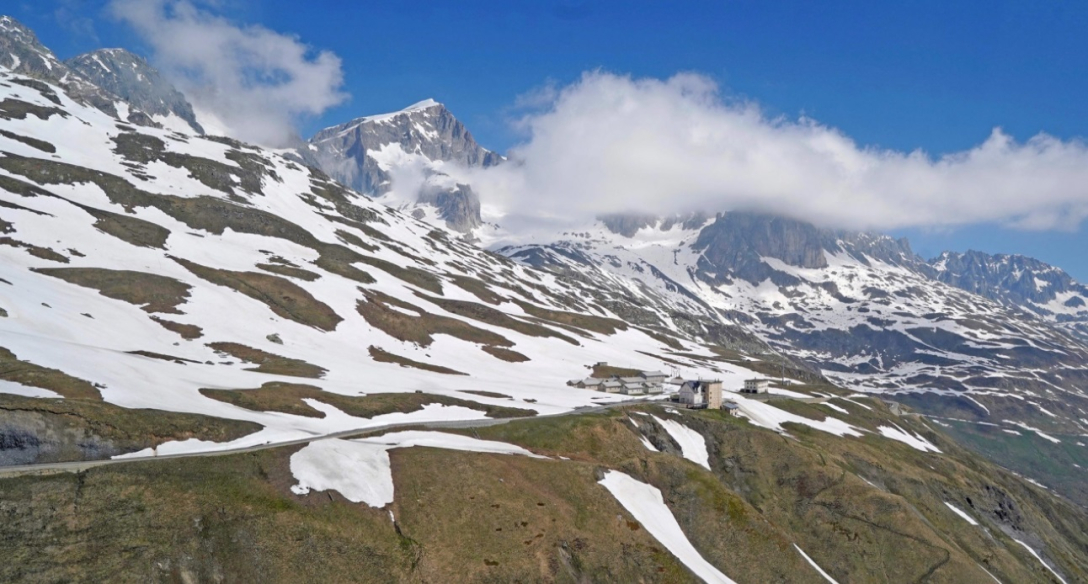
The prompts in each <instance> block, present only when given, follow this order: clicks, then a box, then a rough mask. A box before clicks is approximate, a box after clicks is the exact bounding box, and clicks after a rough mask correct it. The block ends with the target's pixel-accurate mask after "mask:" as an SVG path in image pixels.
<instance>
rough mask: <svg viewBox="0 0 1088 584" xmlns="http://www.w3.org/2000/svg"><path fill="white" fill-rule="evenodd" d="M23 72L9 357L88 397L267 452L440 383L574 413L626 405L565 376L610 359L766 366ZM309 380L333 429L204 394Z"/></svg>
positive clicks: (8, 299)
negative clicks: (221, 428)
mask: <svg viewBox="0 0 1088 584" xmlns="http://www.w3.org/2000/svg"><path fill="white" fill-rule="evenodd" d="M22 79H23V78H22V77H20V76H18V75H15V74H12V73H7V72H0V103H3V104H5V105H4V107H5V108H7V111H8V112H10V113H9V115H7V116H6V117H5V122H4V131H3V133H2V134H0V217H2V220H0V230H2V231H3V232H4V237H3V238H2V239H0V253H2V254H3V256H4V261H3V262H2V265H0V278H2V280H0V309H2V313H0V314H3V318H0V328H2V331H3V333H2V341H0V347H3V351H4V352H5V354H8V355H11V358H12V359H16V360H18V361H19V362H24V363H32V364H33V366H34V367H41V368H45V369H48V370H52V371H59V372H63V374H64V375H65V376H67V377H68V378H71V379H74V380H78V381H73V383H75V384H76V385H77V386H78V387H80V388H81V392H80V394H79V395H81V396H84V397H89V398H93V399H101V400H104V401H105V402H108V403H111V404H115V405H119V406H123V407H126V408H155V409H158V410H166V411H174V412H189V413H200V414H203V415H209V416H215V417H219V418H225V419H233V420H245V421H248V422H253V423H257V424H260V425H261V426H263V427H264V428H265V429H264V430H262V431H261V432H258V433H257V434H253V435H251V436H247V437H246V438H245V439H244V440H245V441H246V443H259V442H261V441H265V440H282V439H289V438H290V437H291V436H294V437H300V436H304V435H307V433H313V432H319V431H320V432H327V431H330V430H331V429H333V428H335V427H337V426H338V425H339V426H341V427H345V428H347V427H365V426H366V424H367V423H369V422H368V421H367V420H365V419H360V418H357V417H354V416H350V415H348V414H345V413H343V412H341V411H338V410H336V409H335V408H333V407H331V406H328V405H325V403H324V402H322V399H323V398H322V397H321V396H322V395H324V394H323V393H322V392H328V395H329V396H330V397H329V398H328V399H329V400H335V399H339V398H342V397H343V396H358V395H360V394H362V393H376V392H377V393H382V392H409V393H410V392H414V391H416V390H420V389H422V390H425V391H426V392H427V393H429V394H436V395H446V396H449V397H454V396H456V397H458V398H459V399H462V400H467V402H481V403H482V404H483V405H487V404H492V405H505V404H506V402H508V398H507V397H506V396H511V397H513V398H514V399H516V400H517V402H518V403H520V404H522V405H524V406H526V408H527V409H528V410H533V411H537V412H541V413H555V412H561V411H567V410H570V409H571V408H574V407H578V406H586V405H591V404H594V403H601V402H608V401H614V400H615V399H622V397H621V396H616V395H606V394H600V393H597V392H589V391H585V390H579V389H576V388H570V387H567V386H566V384H565V382H566V381H567V380H569V379H571V378H577V377H582V376H585V375H586V374H587V373H588V369H587V367H588V366H589V365H591V364H593V363H595V362H597V361H611V362H616V363H622V364H624V365H625V366H628V367H642V368H645V369H666V370H667V369H670V368H674V367H682V368H684V369H686V370H688V371H690V372H692V373H693V374H696V373H697V372H706V374H714V375H720V376H725V378H727V379H729V380H731V383H733V384H734V385H738V386H739V381H740V380H741V379H742V378H744V377H746V376H750V375H753V372H752V371H751V370H750V369H747V368H745V367H743V366H739V365H732V364H727V363H717V364H713V363H710V362H709V361H707V359H708V358H709V357H712V356H713V355H714V353H713V352H712V351H710V350H708V349H707V348H706V346H705V343H704V341H703V340H701V339H699V338H698V337H696V336H693V335H689V334H686V333H684V332H683V331H681V330H674V329H670V328H667V327H665V326H662V325H661V324H660V323H664V322H666V320H667V319H666V315H663V314H658V317H657V318H656V319H655V321H654V322H651V323H648V325H647V326H644V327H643V326H639V325H636V324H632V323H628V322H625V321H624V320H621V319H620V318H619V315H617V314H616V313H614V312H613V311H612V310H610V309H609V308H608V307H607V306H605V305H602V303H600V302H598V301H597V299H596V298H595V297H594V296H593V295H592V294H589V293H587V292H586V291H585V290H584V289H583V288H581V287H579V286H576V285H573V284H570V283H567V282H565V281H563V280H561V279H559V278H557V277H555V276H553V275H551V274H548V273H546V272H540V271H537V270H533V269H528V268H525V267H523V266H520V265H518V264H516V263H514V262H511V261H509V260H506V259H505V258H502V257H501V256H497V255H493V254H490V253H488V252H485V251H483V250H481V249H478V248H476V247H472V246H469V245H466V244H464V243H461V242H459V241H456V240H454V239H451V238H449V237H448V236H447V235H446V234H445V232H443V231H441V230H436V229H434V228H433V227H432V226H430V225H428V224H426V223H423V222H420V221H417V220H415V219H413V218H412V217H410V216H408V215H405V214H402V213H401V212H399V211H396V210H394V209H391V208H388V207H385V206H383V205H381V204H379V203H377V202H374V201H372V200H371V199H369V198H367V197H364V196H362V195H359V194H358V193H355V192H353V191H351V190H348V189H346V188H344V187H342V186H341V185H339V184H337V183H335V182H332V181H330V180H329V179H328V178H326V177H323V176H322V175H321V174H320V173H318V172H316V171H313V170H311V169H309V168H305V167H302V166H299V165H298V164H296V163H295V162H293V161H292V160H290V159H288V158H285V157H284V156H283V155H280V154H275V153H271V152H268V151H265V150H261V149H258V148H254V147H250V146H245V145H243V144H240V143H237V142H234V141H231V140H229V139H222V138H213V137H204V136H199V135H183V134H179V133H176V132H173V131H168V130H164V129H156V128H134V127H131V126H123V125H118V123H117V119H115V118H111V117H109V116H107V115H106V114H104V113H103V112H100V111H98V110H96V109H93V108H90V107H87V106H84V105H82V104H80V103H78V102H76V101H74V100H73V99H71V98H70V97H69V96H67V95H65V94H64V93H63V92H61V91H49V90H39V89H37V88H36V87H33V86H32V87H27V86H26V85H23V84H21V83H19V82H20V81H21V80H22ZM54 93H55V95H54ZM54 98H55V101H54ZM16 105H17V107H16ZM599 287H600V285H599V284H598V288H599ZM663 311H664V309H663V308H661V307H653V306H651V307H649V308H648V312H650V313H654V312H657V313H661V312H663ZM718 326H721V327H729V325H728V324H726V323H719V325H718ZM755 349H756V351H764V352H768V351H769V350H768V349H767V347H766V346H765V345H762V346H759V347H755ZM666 353H670V354H671V353H682V354H684V355H686V356H681V355H676V356H673V357H664V355H665V354H666ZM770 356H771V357H773V355H770ZM299 376H301V377H303V378H305V380H306V384H307V385H310V386H312V387H313V391H315V392H317V393H315V394H314V397H313V399H312V400H311V402H312V405H313V407H316V408H318V409H319V410H321V411H324V412H326V414H327V415H326V417H325V418H324V419H321V420H315V419H312V418H308V417H305V416H302V417H300V416H284V415H282V414H279V413H269V412H264V411H254V410H250V409H245V408H240V407H237V406H235V405H231V404H229V403H224V402H223V401H221V400H217V399H213V398H212V397H208V396H207V395H206V392H205V393H202V391H204V390H206V389H208V388H221V389H227V388H235V389H238V388H251V387H257V386H261V385H262V384H268V383H273V384H274V383H286V382H291V381H292V379H294V380H295V381H296V382H297V381H298V377H299ZM151 379H154V380H156V381H155V382H154V383H152V384H149V383H148V380H151ZM512 380H517V381H516V382H512ZM28 383H29V385H26V384H24V383H19V382H13V381H12V380H11V379H10V378H9V380H8V381H0V392H8V393H10V392H15V393H18V394H23V395H34V396H53V397H55V396H57V395H69V396H71V395H74V394H66V393H65V392H66V391H67V390H66V389H65V388H63V387H58V386H55V385H48V384H46V385H43V384H42V383H41V382H38V385H34V383H33V382H28ZM466 389H472V390H474V391H477V392H483V394H472V393H467V394H466V393H465V392H464V391H463V390H466ZM497 395H501V396H503V397H501V398H497V397H494V396H497ZM337 396H339V397H337ZM483 405H482V406H481V407H483ZM482 415H483V413H482V412H478V411H475V410H471V409H469V408H466V407H461V406H458V407H453V408H452V409H451V408H443V407H437V408H434V409H432V410H427V411H425V412H421V413H419V414H418V416H419V419H421V420H423V419H436V418H437V419H445V418H449V417H451V416H453V417H457V416H462V417H464V416H467V417H474V416H477V417H478V416H482Z"/></svg>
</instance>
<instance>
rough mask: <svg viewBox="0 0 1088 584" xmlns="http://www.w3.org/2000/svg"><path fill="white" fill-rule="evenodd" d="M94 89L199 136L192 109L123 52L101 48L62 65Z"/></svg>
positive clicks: (160, 78) (139, 61) (142, 63)
mask: <svg viewBox="0 0 1088 584" xmlns="http://www.w3.org/2000/svg"><path fill="white" fill-rule="evenodd" d="M64 64H65V65H68V66H69V67H70V68H72V69H73V70H75V71H78V72H79V73H80V74H81V75H83V76H84V77H86V78H87V79H88V80H90V81H91V82H92V83H94V84H95V85H97V86H98V87H100V88H102V89H105V90H106V91H109V92H111V93H113V94H114V95H117V96H118V97H120V98H121V99H123V100H125V101H126V102H128V103H129V104H131V105H132V106H133V107H136V108H139V109H140V110H142V111H143V112H144V113H147V114H149V115H151V116H170V115H175V116H177V117H179V118H181V119H182V120H184V121H185V122H186V123H187V124H188V125H189V127H190V128H192V130H193V131H195V132H197V133H198V134H203V133H204V129H203V128H201V127H200V124H198V123H197V121H196V115H195V114H194V113H193V106H192V105H190V104H189V102H188V100H186V99H185V96H184V95H182V94H181V92H179V91H178V90H177V89H175V88H174V86H173V85H172V84H171V83H170V82H169V81H167V80H166V79H165V78H163V76H162V75H161V74H160V73H159V72H158V71H157V70H156V69H155V68H154V67H152V66H151V65H148V64H147V61H144V60H143V59H142V58H140V57H139V56H137V55H134V54H132V53H130V52H128V51H126V50H124V49H101V50H97V51H92V52H90V53H84V54H82V55H79V56H76V57H73V58H71V59H68V60H67V61H65V62H64Z"/></svg>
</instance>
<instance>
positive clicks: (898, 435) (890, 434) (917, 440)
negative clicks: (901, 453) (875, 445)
mask: <svg viewBox="0 0 1088 584" xmlns="http://www.w3.org/2000/svg"><path fill="white" fill-rule="evenodd" d="M877 431H879V432H880V434H881V436H884V437H885V438H890V439H892V440H897V441H899V442H902V443H903V444H906V445H907V446H910V447H911V448H913V449H915V450H921V451H922V452H940V449H939V448H937V447H936V446H934V445H933V444H931V443H930V442H929V441H928V440H926V439H925V438H922V437H921V436H919V435H917V434H914V433H911V432H907V431H906V430H903V429H902V428H900V427H899V426H896V425H895V424H892V425H891V427H888V426H877Z"/></svg>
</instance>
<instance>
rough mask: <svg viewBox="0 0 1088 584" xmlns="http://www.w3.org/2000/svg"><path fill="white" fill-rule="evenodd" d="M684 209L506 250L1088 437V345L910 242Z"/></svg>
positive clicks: (843, 376)
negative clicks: (929, 259)
mask: <svg viewBox="0 0 1088 584" xmlns="http://www.w3.org/2000/svg"><path fill="white" fill-rule="evenodd" d="M684 219H685V218H674V219H670V220H660V219H648V218H637V217H635V218H627V219H621V218H619V217H607V218H604V219H603V220H601V221H598V222H596V223H595V224H593V225H591V226H587V227H586V228H585V229H584V230H579V231H577V232H569V233H566V234H563V236H561V237H560V238H558V239H557V241H554V242H551V243H549V244H545V245H523V246H516V247H508V248H505V249H502V250H501V252H502V253H504V254H506V255H508V256H510V257H512V258H514V259H517V260H519V261H522V262H524V263H526V264H529V265H534V266H538V267H543V268H547V269H551V270H553V271H555V272H557V273H562V274H569V273H572V272H574V273H581V274H584V275H585V278H587V279H601V278H602V276H601V275H600V274H602V273H607V274H608V275H609V276H610V277H615V278H617V279H619V280H621V281H629V282H634V283H637V284H636V285H637V286H638V287H639V288H643V289H646V290H649V291H652V293H653V294H656V295H660V296H661V297H664V298H667V299H669V300H668V302H671V303H672V305H673V306H676V307H681V306H683V307H686V308H685V310H687V311H694V310H697V309H696V308H695V306H697V305H702V306H704V307H709V309H711V311H713V312H716V313H718V314H719V315H720V316H721V317H722V318H725V319H727V320H729V321H731V322H735V323H737V324H740V325H743V326H744V327H746V328H747V329H748V330H750V331H752V332H753V333H755V334H756V335H757V336H758V337H759V338H760V339H761V340H762V341H764V342H766V343H768V344H770V345H771V346H773V347H775V348H776V349H777V350H779V351H781V352H783V353H785V354H788V355H791V356H793V357H795V358H797V359H799V360H802V361H804V362H807V363H811V364H814V365H816V366H817V367H818V368H820V369H821V370H822V372H823V373H824V374H825V375H826V376H827V377H828V378H830V379H832V380H834V381H835V382H836V383H839V384H842V385H845V386H848V387H853V388H856V389H858V390H861V391H867V392H877V393H882V394H897V395H898V396H899V397H898V398H897V399H904V400H908V401H909V402H910V403H912V404H917V407H919V408H921V409H923V410H928V411H930V412H933V413H942V414H950V412H955V414H954V415H956V416H958V417H970V418H972V419H987V420H990V421H993V422H998V423H999V422H1001V420H1005V419H1009V420H1014V421H1020V422H1033V423H1036V424H1039V425H1043V426H1045V427H1048V428H1062V429H1063V430H1064V431H1069V432H1074V433H1088V421H1086V420H1088V416H1086V415H1085V411H1086V410H1085V409H1086V408H1088V395H1086V394H1085V393H1084V389H1083V388H1084V387H1085V384H1086V382H1088V347H1086V346H1085V345H1084V344H1083V342H1082V341H1080V340H1078V339H1077V338H1075V337H1074V336H1072V335H1070V334H1069V333H1068V332H1066V331H1065V330H1064V329H1062V328H1060V327H1055V326H1053V324H1052V323H1051V322H1049V321H1047V320H1044V319H1042V318H1038V317H1037V316H1036V315H1033V314H1031V313H1029V312H1026V311H1024V310H1020V309H1018V308H1016V307H1015V306H1011V305H1008V304H1003V303H1001V302H998V301H995V300H991V299H989V298H986V297H984V296H980V295H978V294H975V293H972V292H968V291H966V290H963V289H962V288H960V287H957V286H954V285H951V284H952V283H955V284H962V282H957V281H951V282H950V283H945V282H943V281H941V280H940V279H938V278H939V277H940V276H938V277H935V276H934V275H935V274H942V273H943V272H942V269H941V268H940V267H938V268H934V267H932V266H930V265H929V264H928V263H926V262H925V261H924V260H922V259H921V258H919V257H918V256H917V255H915V254H914V253H913V252H912V251H911V249H910V247H909V244H908V243H907V242H906V241H902V240H894V239H892V238H890V237H887V236H881V235H877V234H868V233H850V232H835V231H829V230H825V229H819V228H816V227H814V226H812V225H810V224H806V223H803V222H800V221H795V220H790V219H784V218H780V217H770V216H763V215H754V214H747V213H725V214H719V215H717V216H716V217H712V218H708V219H705V221H702V222H700V221H698V220H696V221H692V220H690V218H689V219H688V220H686V221H685V220H684ZM696 219H698V218H696ZM937 265H938V266H941V264H940V263H939V262H938V264H937ZM946 265H947V266H948V267H944V268H943V270H945V271H948V270H954V269H956V268H955V267H954V266H955V265H956V264H954V263H952V262H946ZM919 396H926V397H924V398H920V397H919ZM950 415H951V414H950Z"/></svg>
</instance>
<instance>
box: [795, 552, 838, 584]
mask: <svg viewBox="0 0 1088 584" xmlns="http://www.w3.org/2000/svg"><path fill="white" fill-rule="evenodd" d="M793 547H794V549H796V550H797V553H799V554H801V557H802V558H805V561H806V562H808V563H809V565H810V566H812V567H813V568H816V571H817V572H819V573H820V575H821V576H823V577H824V580H827V581H828V582H831V584H839V583H838V582H836V581H835V579H834V578H832V577H831V575H830V574H828V573H827V572H825V571H824V569H823V568H821V567H820V566H818V565H816V562H814V561H813V560H812V558H810V557H808V554H806V553H805V550H803V549H801V547H800V546H798V545H797V544H793Z"/></svg>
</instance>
